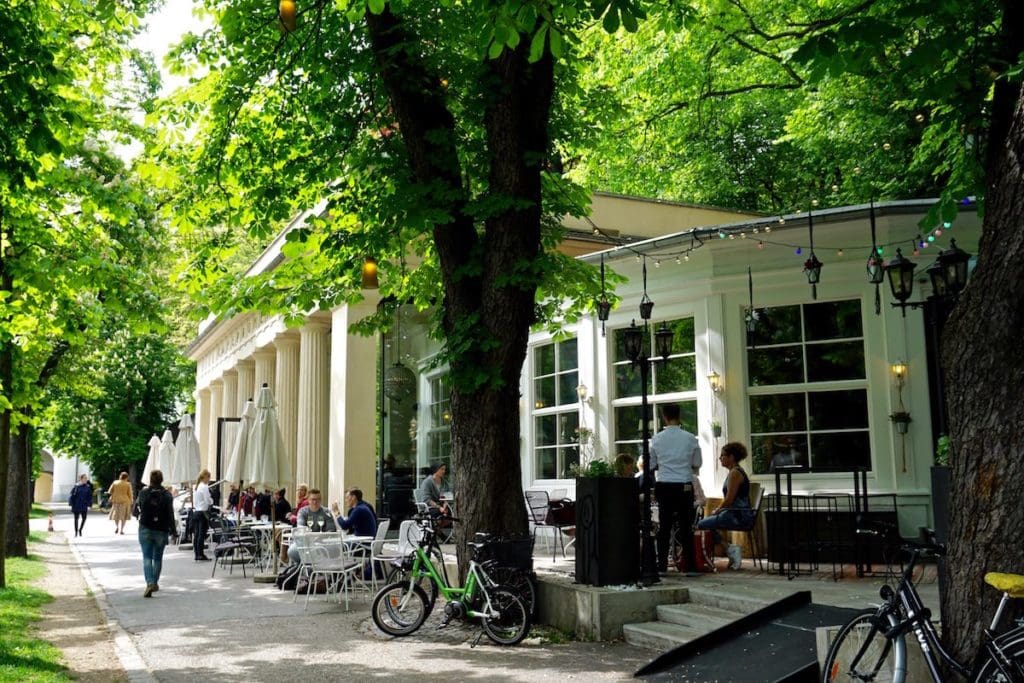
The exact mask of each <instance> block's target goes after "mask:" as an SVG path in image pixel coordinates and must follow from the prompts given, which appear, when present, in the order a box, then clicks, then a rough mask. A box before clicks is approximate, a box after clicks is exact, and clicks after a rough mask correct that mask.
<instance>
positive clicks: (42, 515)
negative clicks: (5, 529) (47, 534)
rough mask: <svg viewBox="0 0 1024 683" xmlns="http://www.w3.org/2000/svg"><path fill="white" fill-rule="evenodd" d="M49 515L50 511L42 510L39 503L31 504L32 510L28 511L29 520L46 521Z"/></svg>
mask: <svg viewBox="0 0 1024 683" xmlns="http://www.w3.org/2000/svg"><path fill="white" fill-rule="evenodd" d="M49 514H50V511H49V510H47V509H46V508H44V507H43V506H42V505H40V504H39V503H32V509H31V510H29V511H28V518H29V519H46V518H47V517H48V516H49Z"/></svg>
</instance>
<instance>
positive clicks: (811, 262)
mask: <svg viewBox="0 0 1024 683" xmlns="http://www.w3.org/2000/svg"><path fill="white" fill-rule="evenodd" d="M807 231H808V234H809V235H810V241H811V255H810V256H808V257H807V260H806V261H804V273H805V274H806V275H807V283H808V284H809V285H810V286H811V298H812V299H815V300H816V299H817V298H818V283H819V282H821V267H822V266H823V265H824V264H823V263H822V262H821V261H819V260H818V257H817V256H815V255H814V214H812V213H811V209H807Z"/></svg>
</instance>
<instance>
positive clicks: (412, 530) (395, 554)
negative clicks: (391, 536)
mask: <svg viewBox="0 0 1024 683" xmlns="http://www.w3.org/2000/svg"><path fill="white" fill-rule="evenodd" d="M422 536H423V532H422V530H421V529H420V526H419V524H418V523H417V522H416V520H414V519H407V520H405V521H403V522H402V523H401V524H400V525H399V526H398V544H397V545H395V544H394V543H382V544H381V549H380V551H379V552H378V553H377V554H375V555H372V556H371V561H372V562H373V563H374V564H375V565H377V564H379V565H381V568H382V569H384V570H385V572H386V571H387V569H388V567H387V565H388V564H390V563H392V562H395V561H396V560H402V559H404V558H406V557H408V556H409V555H411V554H412V553H413V551H414V550H415V549H416V546H417V545H418V544H419V541H420V539H421V538H422Z"/></svg>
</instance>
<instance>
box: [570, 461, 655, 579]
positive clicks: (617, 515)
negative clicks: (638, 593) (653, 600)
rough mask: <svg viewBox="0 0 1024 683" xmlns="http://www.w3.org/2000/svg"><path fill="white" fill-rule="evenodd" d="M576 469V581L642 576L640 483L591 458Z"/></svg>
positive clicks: (612, 463) (607, 462) (608, 464)
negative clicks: (617, 474) (619, 474)
mask: <svg viewBox="0 0 1024 683" xmlns="http://www.w3.org/2000/svg"><path fill="white" fill-rule="evenodd" d="M575 474H576V581H577V582H579V583H584V584H589V585H592V586H607V585H619V584H627V583H635V582H636V581H637V580H638V579H639V578H640V535H639V530H640V484H639V481H640V480H639V479H638V478H636V477H619V476H616V467H615V463H614V462H613V461H611V460H606V459H601V458H595V459H593V460H591V461H590V462H588V463H587V464H586V465H584V466H582V467H577V468H575Z"/></svg>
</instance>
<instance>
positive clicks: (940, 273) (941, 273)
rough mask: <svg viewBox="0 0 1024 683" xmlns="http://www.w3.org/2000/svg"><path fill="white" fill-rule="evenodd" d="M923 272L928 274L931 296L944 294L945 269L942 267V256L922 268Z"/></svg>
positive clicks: (945, 290) (945, 292)
mask: <svg viewBox="0 0 1024 683" xmlns="http://www.w3.org/2000/svg"><path fill="white" fill-rule="evenodd" d="M924 272H925V273H927V274H928V279H929V280H931V283H932V296H939V297H942V296H946V294H947V293H948V290H947V287H946V271H945V269H944V268H943V267H942V258H941V257H939V258H937V259H935V260H934V261H932V264H931V265H930V266H928V267H927V268H925V269H924Z"/></svg>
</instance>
